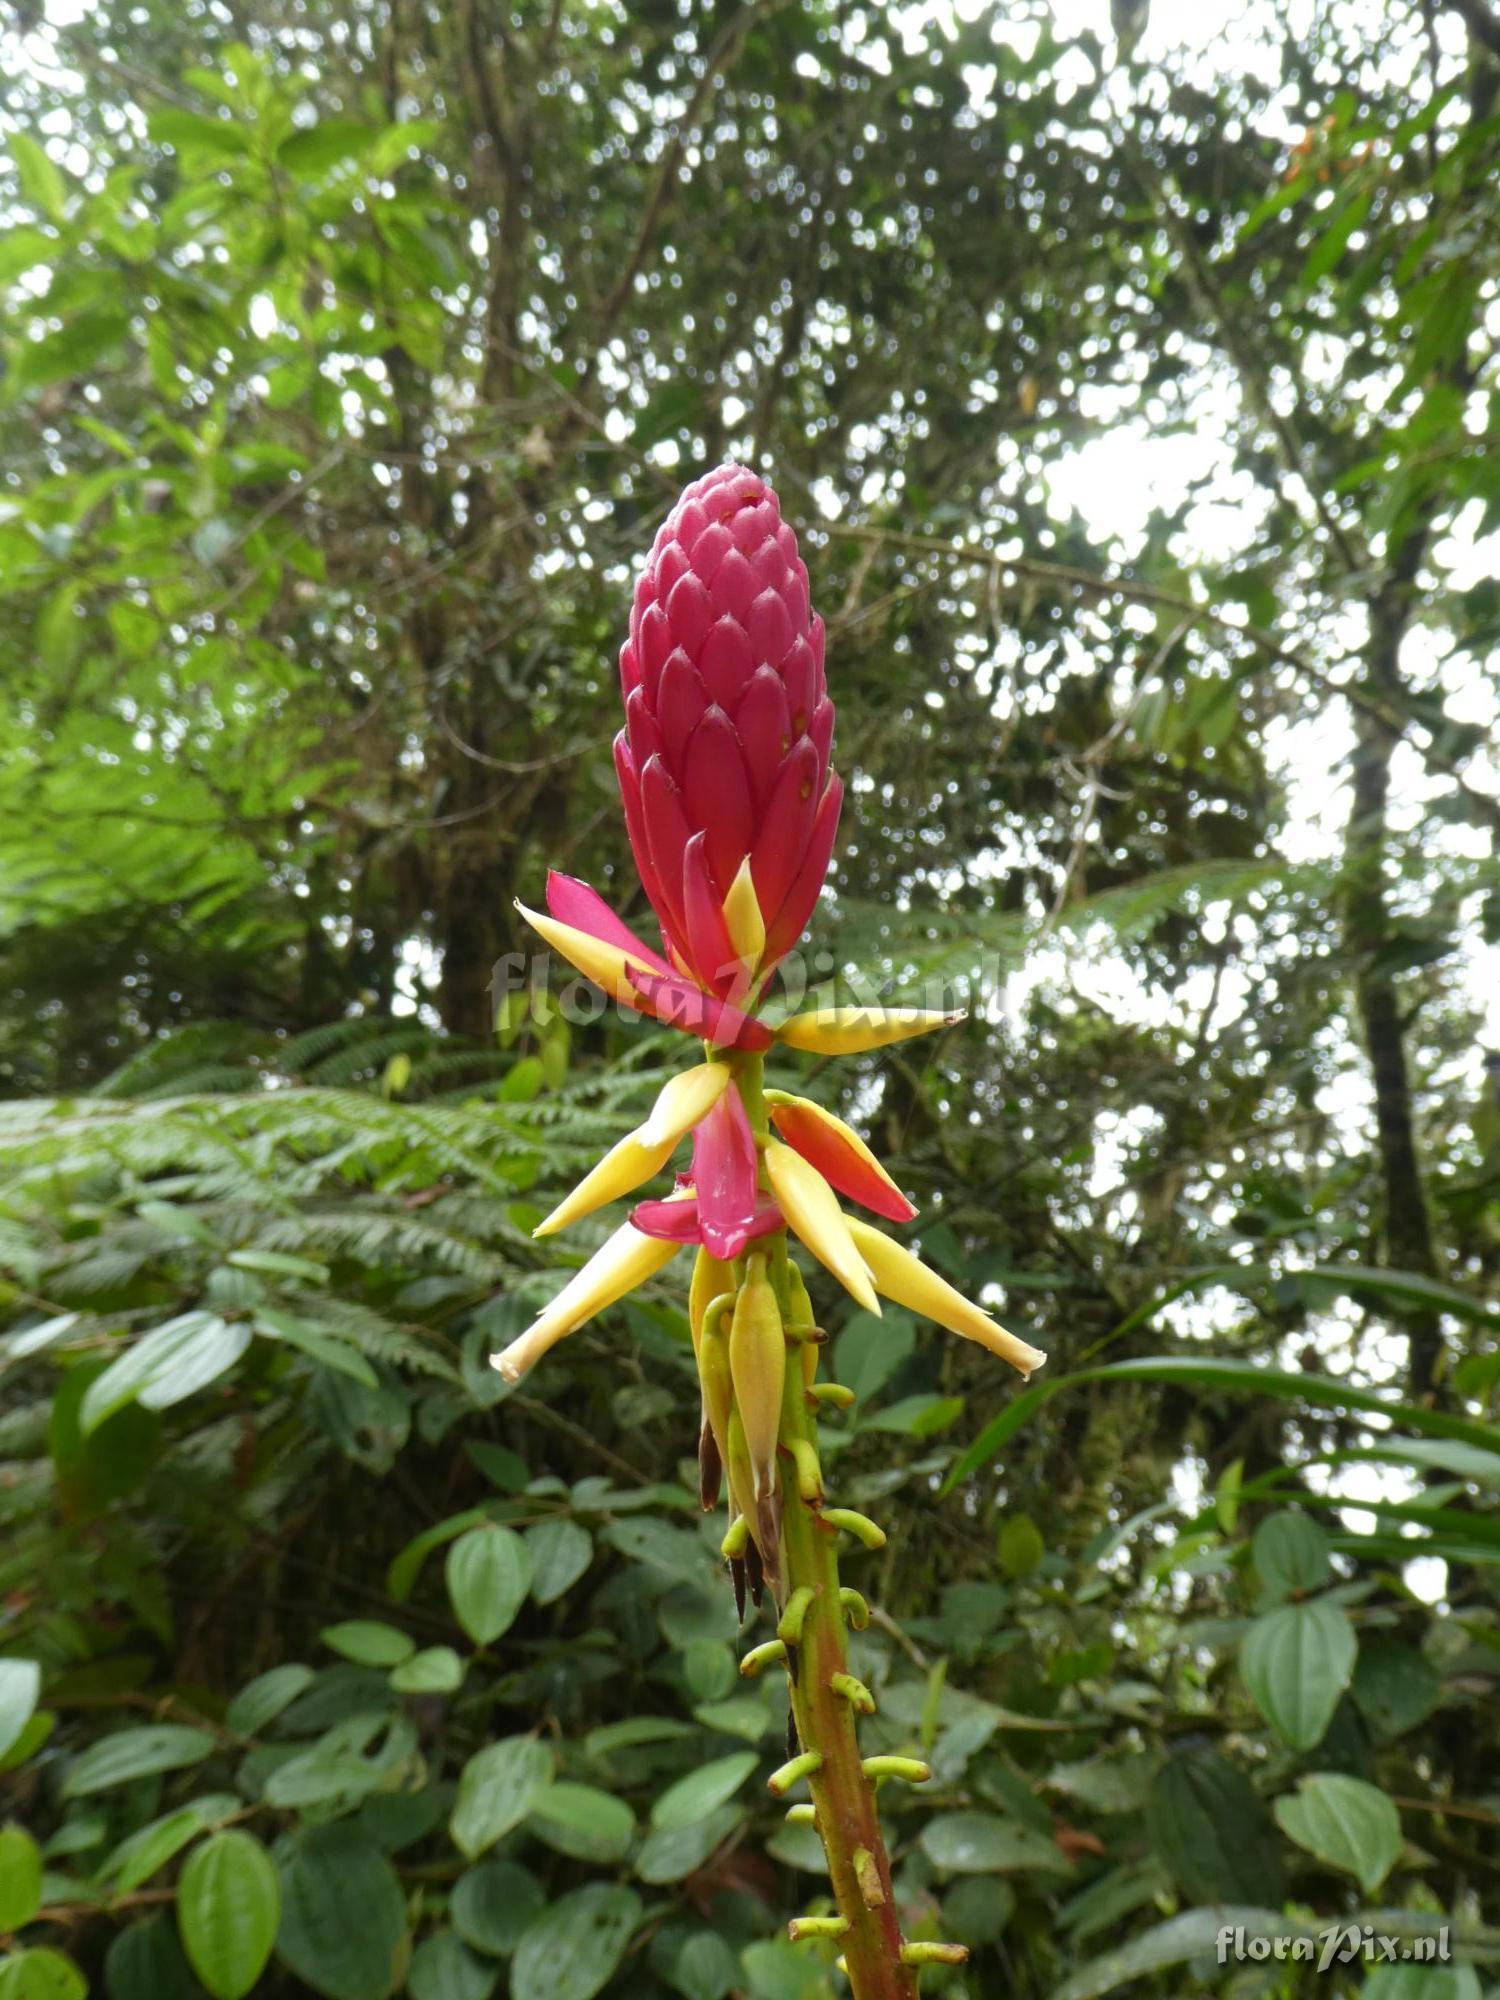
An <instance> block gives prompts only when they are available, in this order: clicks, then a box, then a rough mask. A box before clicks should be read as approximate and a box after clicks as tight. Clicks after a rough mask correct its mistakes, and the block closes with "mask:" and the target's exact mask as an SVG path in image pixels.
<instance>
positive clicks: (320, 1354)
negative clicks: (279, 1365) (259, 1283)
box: [255, 1306, 380, 1389]
mask: <svg viewBox="0 0 1500 2000" xmlns="http://www.w3.org/2000/svg"><path fill="white" fill-rule="evenodd" d="M255 1331H256V1332H257V1333H258V1334H259V1335H260V1336H261V1337H262V1339H265V1340H274V1341H279V1342H280V1343H281V1345H282V1346H283V1347H292V1348H295V1349H296V1351H297V1352H298V1353H299V1354H304V1355H306V1357H307V1359H308V1360H309V1361H316V1362H317V1363H318V1365H319V1366H320V1367H322V1368H333V1369H336V1370H337V1371H338V1373H339V1374H341V1375H348V1376H349V1377H350V1378H351V1379H352V1380H353V1381H355V1382H363V1383H364V1385H365V1387H366V1388H367V1389H373V1388H375V1387H377V1386H378V1384H379V1380H380V1378H379V1376H378V1375H377V1374H376V1373H375V1370H374V1368H373V1367H372V1366H371V1364H370V1362H369V1361H368V1360H367V1359H366V1357H365V1356H364V1355H363V1354H361V1353H360V1351H359V1349H358V1348H357V1347H352V1346H351V1345H350V1344H349V1342H348V1341H347V1340H341V1339H339V1338H338V1336H337V1335H336V1334H335V1333H334V1332H333V1331H332V1330H331V1329H325V1328H323V1327H320V1326H314V1325H312V1323H311V1322H310V1321H308V1320H305V1319H299V1318H297V1316H296V1315H295V1314H294V1313H287V1312H278V1311H276V1310H275V1309H274V1308H273V1307H270V1306H262V1307H261V1309H260V1311H259V1312H257V1314H256V1315H255Z"/></svg>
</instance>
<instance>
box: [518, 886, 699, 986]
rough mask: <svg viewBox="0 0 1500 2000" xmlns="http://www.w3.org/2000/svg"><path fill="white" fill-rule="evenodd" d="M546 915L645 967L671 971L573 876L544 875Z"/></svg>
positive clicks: (662, 960)
mask: <svg viewBox="0 0 1500 2000" xmlns="http://www.w3.org/2000/svg"><path fill="white" fill-rule="evenodd" d="M547 913H548V915H549V916H553V917H556V919H557V921H558V922H559V923H560V924H571V925H572V927H573V929H574V930H577V931H587V932H588V934H589V936H590V937H596V938H598V939H600V940H601V942H602V943H604V944H613V945H618V946H619V948H620V950H621V951H628V952H632V953H633V954H634V955H635V957H637V958H638V959H641V960H642V961H643V962H644V963H645V964H646V965H649V966H650V967H651V968H652V969H653V971H654V970H656V969H657V968H660V970H661V971H662V972H664V973H670V972H671V967H670V966H669V965H668V964H667V961H666V960H665V959H664V958H663V957H662V956H661V954H660V952H655V951H653V950H652V949H651V947H650V946H649V945H645V944H642V943H641V941H640V939H639V938H638V937H637V936H636V934H635V932H634V931H633V930H631V928H630V926H629V925H628V924H626V923H624V922H622V920H621V919H620V918H619V917H617V916H616V915H615V913H614V911H613V910H612V909H611V908H610V907H609V905H608V903H606V902H605V900H604V898H603V897H602V896H601V895H600V894H599V892H598V890H597V889H591V888H590V887H589V885H588V883H587V882H580V881H579V880H578V878H577V876H576V875H560V874H559V873H558V871H557V870H556V869H555V868H551V869H549V870H548V871H547Z"/></svg>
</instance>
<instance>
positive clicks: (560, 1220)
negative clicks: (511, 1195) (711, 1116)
mask: <svg viewBox="0 0 1500 2000" xmlns="http://www.w3.org/2000/svg"><path fill="white" fill-rule="evenodd" d="M730 1074H731V1072H730V1070H729V1067H728V1065H727V1064H726V1063H698V1064H697V1065H696V1066H695V1067H694V1068H693V1069H687V1070H683V1071H682V1073H681V1074H680V1075H678V1076H674V1077H673V1078H672V1079H671V1080H670V1081H669V1082H668V1083H667V1084H666V1085H665V1087H664V1088H663V1090H662V1092H661V1095H660V1096H659V1097H658V1098H657V1100H656V1103H655V1104H654V1105H653V1106H652V1109H651V1116H650V1117H649V1118H648V1119H647V1120H646V1122H645V1124H644V1125H638V1126H637V1127H636V1129H635V1131H633V1132H629V1133H627V1134H626V1136H625V1137H624V1138H623V1139H621V1140H620V1141H619V1142H618V1144H616V1145H614V1146H612V1147H611V1148H610V1150H609V1151H608V1152H607V1153H606V1154H605V1155H604V1158H603V1159H602V1160H601V1161H600V1162H599V1164H598V1166H596V1167H592V1168H591V1169H590V1170H589V1172H588V1173H586V1174H585V1175H584V1177H583V1179H582V1180H581V1181H580V1182H579V1183H578V1185H577V1187H576V1188H574V1190H573V1192H572V1193H571V1194H569V1195H565V1196H564V1197H563V1199H562V1200H561V1201H560V1202H559V1203H558V1205H557V1207H556V1208H554V1209H553V1211H552V1213H551V1214H550V1215H549V1216H547V1217H545V1219H544V1220H543V1221H541V1222H539V1223H538V1224H537V1226H536V1228H535V1229H534V1230H533V1231H532V1234H533V1235H534V1236H550V1235H551V1234H552V1233H553V1231H554V1230H557V1229H566V1227H567V1226H568V1224H569V1223H570V1222H577V1221H578V1219H579V1218H580V1216H584V1215H591V1214H592V1213H593V1211H594V1210H595V1209H596V1208H603V1207H604V1205H605V1203H606V1202H611V1201H618V1200H619V1199H620V1198H621V1196H622V1195H627V1194H633V1193H634V1191H635V1190H636V1189H637V1188H638V1187H639V1186H640V1185H641V1183H642V1182H643V1181H649V1180H650V1178H651V1176H652V1175H653V1174H659V1173H660V1172H661V1170H662V1168H663V1167H664V1166H665V1165H666V1164H667V1161H668V1160H669V1159H670V1158H671V1157H672V1154H673V1153H674V1152H675V1151H676V1149H677V1147H678V1145H679V1144H680V1142H681V1141H682V1140H683V1139H685V1138H686V1136H687V1135H688V1133H689V1132H691V1131H692V1129H693V1127H694V1126H695V1125H696V1124H697V1123H698V1121H699V1120H700V1119H701V1118H705V1117H706V1116H707V1115H708V1113H709V1112H710V1111H712V1110H713V1108H714V1106H715V1105H716V1104H717V1103H718V1101H719V1099H720V1098H721V1097H722V1096H723V1095H724V1092H725V1090H726V1089H727V1088H728V1086H729V1079H730Z"/></svg>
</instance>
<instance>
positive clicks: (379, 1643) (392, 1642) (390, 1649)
mask: <svg viewBox="0 0 1500 2000" xmlns="http://www.w3.org/2000/svg"><path fill="white" fill-rule="evenodd" d="M318 1637H319V1638H320V1639H321V1640H322V1641H323V1644H324V1645H325V1646H331V1647H332V1648H333V1650H334V1652H335V1653H342V1654H343V1656H344V1658H345V1659H346V1660H354V1661H356V1662H357V1663H358V1664H359V1665H360V1666H362V1667H398V1666H400V1664H401V1662H402V1661H403V1660H409V1659H410V1658H411V1656H412V1654H413V1653H414V1652H415V1651H416V1650H417V1649H416V1643H415V1641H414V1640H412V1639H410V1638H408V1636H407V1634H406V1633H405V1632H401V1631H398V1630H397V1628H396V1627H395V1626H394V1625H382V1624H381V1623H380V1621H379V1620H378V1619H374V1618H351V1619H349V1620H348V1621H347V1622H346V1623H344V1624H342V1625H325V1626H324V1627H323V1630H322V1631H321V1632H320V1633H319V1634H318Z"/></svg>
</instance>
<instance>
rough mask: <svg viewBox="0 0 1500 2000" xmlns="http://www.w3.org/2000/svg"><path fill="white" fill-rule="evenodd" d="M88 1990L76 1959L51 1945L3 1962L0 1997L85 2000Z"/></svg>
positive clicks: (20, 1999) (1, 1998)
mask: <svg viewBox="0 0 1500 2000" xmlns="http://www.w3.org/2000/svg"><path fill="white" fill-rule="evenodd" d="M88 1990H89V1983H88V1981H87V1980H86V1979H85V1978H84V1976H83V1974H82V1973H81V1972H80V1971H79V1970H78V1967H77V1966H76V1965H75V1964H74V1963H73V1961H72V1959H71V1958H68V1957H66V1956H65V1955H64V1954H63V1953H62V1952H60V1951H53V1950H52V1949H51V1947H50V1946H47V1945H43V1946H41V1947H40V1948H39V1949H37V1950H35V1951H22V1952H18V1953H17V1954H16V1956H15V1957H14V1958H7V1959H5V1960H3V1961H0V2000H85V1996H86V1995H87V1993H88Z"/></svg>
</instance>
